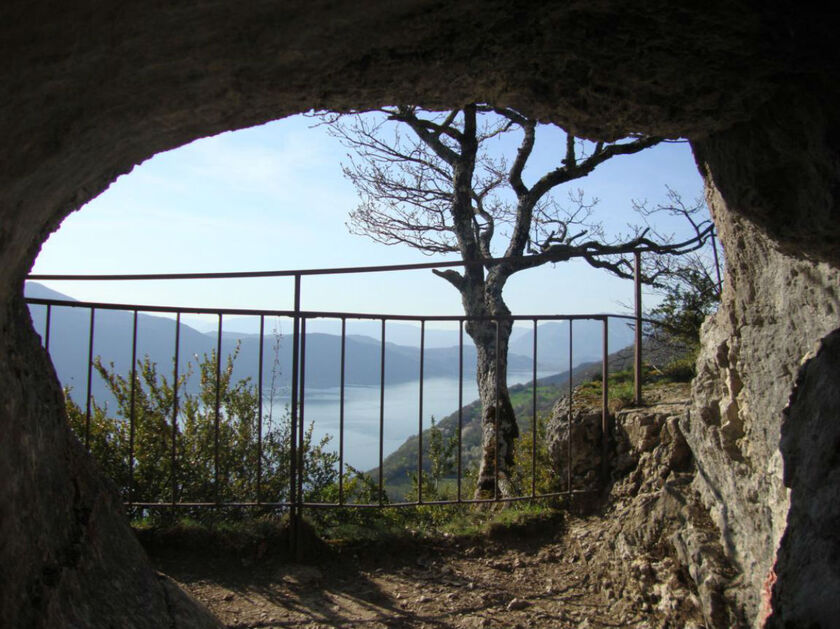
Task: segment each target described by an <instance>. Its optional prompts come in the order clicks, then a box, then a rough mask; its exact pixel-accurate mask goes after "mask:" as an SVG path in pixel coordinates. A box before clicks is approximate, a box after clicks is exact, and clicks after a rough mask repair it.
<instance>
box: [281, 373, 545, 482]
mask: <svg viewBox="0 0 840 629" xmlns="http://www.w3.org/2000/svg"><path fill="white" fill-rule="evenodd" d="M551 373H553V372H539V371H538V372H537V377H538V378H541V377H543V376H546V375H550V374H551ZM532 377H533V373H532V372H530V371H528V372H510V373H509V374H508V385H509V386H512V385H514V384H519V383H525V382H530V381H531V379H532ZM419 387H420V384H419V381H417V380H415V381H413V382H405V383H400V384H391V385H387V384H386V386H385V403H384V431H383V440H382V444H383V452H384V454H383V457H387V456H388V455H389V454H390V453H392V452H394V450H396V449H397V448H398V447H399V446H401V445H402V444H403V443H404V442H405V440H406V439H408V438H409V437H410V436H412V435H416V434H417V429H418V421H419V411H420V388H419ZM340 395H341V392H340V389H339V388H338V387H333V388H329V389H309V388H308V389H307V390H306V399H305V400H304V422H305V424H306V425H307V427H308V426H309V424H310V423H312V422H314V423H315V427H314V429H313V433H312V434H313V437H314V438H315V439H317V440H320V438H321V437H323V436H324V435H332V437H333V439H332V441H331V443H330V447H329V449H330V450H335V451H338V447H339V439H338V433H339V421H340V420H339V407H340ZM476 399H478V387H477V386H476V383H475V380H474V379H472V378H470V379H469V380H468V379H466V378H465V379H464V393H463V403H464V404H465V405H466V404H469V403H470V402H472V401H474V400H476ZM288 404H289V398H288V397H285V396H284V397H281V398H280V399H279V400H278V401H277V402H276V403H275V405H274V409H273V410H274V413H275V414H280V415H282V413H284V412H285V409H286V407H287V405H288ZM379 404H380V388H379V386H346V387H345V389H344V460H345V462H346V463H349V464H350V465H352V466H353V467H355V468H357V469H360V470H364V471H366V470H370V469H372V468H374V467H377V466H378V465H379V415H380V413H379ZM457 410H458V380H457V379H455V378H426V379H425V380H424V381H423V429H424V430H425V429H426V428H428V427H429V426H430V425H431V418H432V417H434V418H435V419H436V420H440V419H443V418H444V417H446V416H447V415H449V414H451V413H454V412H455V411H457Z"/></svg>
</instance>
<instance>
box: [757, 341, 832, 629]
mask: <svg viewBox="0 0 840 629" xmlns="http://www.w3.org/2000/svg"><path fill="white" fill-rule="evenodd" d="M838 382H840V331H837V332H834V333H832V334H830V335H829V336H827V337H826V338H825V339H823V341H822V342H821V343H820V345H819V347H818V349H817V350H816V352H815V353H814V354H812V355H811V356H810V357H809V359H808V360H807V361H806V362H805V364H804V365H803V367H802V369H801V370H800V371H799V375H798V378H797V381H796V388H795V389H794V392H793V395H792V396H791V400H790V405H789V406H788V408H786V409H785V413H784V419H783V422H782V443H781V449H782V453H783V455H784V458H785V470H784V480H785V486H786V487H788V488H789V489H790V511H789V513H788V519H787V529H786V530H785V534H784V537H783V538H782V543H781V547H780V548H779V554H778V560H777V562H776V569H775V571H776V587H775V588H774V591H773V606H772V610H773V615H772V616H771V618H770V620H769V622H768V625H767V626H768V627H769V628H773V629H775V628H777V627H778V628H779V629H781V628H782V627H806V626H807V627H824V628H827V627H833V626H836V625H837V622H838V619H840V598H838V596H837V592H840V536H839V535H838V532H840V466H838V458H840V387H838V386H837V383H838Z"/></svg>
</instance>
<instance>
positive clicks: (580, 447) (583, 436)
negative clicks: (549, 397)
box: [545, 395, 603, 491]
mask: <svg viewBox="0 0 840 629" xmlns="http://www.w3.org/2000/svg"><path fill="white" fill-rule="evenodd" d="M572 398H573V403H572V414H571V424H570V422H569V419H570V418H569V402H568V397H564V398H561V399H559V400H558V401H557V402H556V403H555V405H554V408H553V409H552V411H551V418H550V419H549V420H548V424H547V425H546V430H545V433H546V441H547V447H548V456H549V459H550V460H551V464H552V466H553V469H554V473H555V474H556V475H557V479H558V480H559V482H560V484H561V485H562V486H564V487H568V479H569V445H570V444H569V428H570V425H571V454H572V456H571V466H572V488H573V489H575V490H579V489H580V490H588V491H597V490H599V489H600V487H601V485H602V483H601V478H600V476H601V469H602V467H601V462H602V460H603V457H602V451H601V410H600V408H593V407H592V406H591V405H589V404H587V403H585V402H581V400H580V399H579V398H578V396H574V395H573V396H572Z"/></svg>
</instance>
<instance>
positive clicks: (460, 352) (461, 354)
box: [458, 319, 464, 502]
mask: <svg viewBox="0 0 840 629" xmlns="http://www.w3.org/2000/svg"><path fill="white" fill-rule="evenodd" d="M463 428H464V320H463V319H460V320H459V321H458V502H461V473H462V469H461V450H462V446H463V443H462V442H461V439H462V437H461V432H462V431H463Z"/></svg>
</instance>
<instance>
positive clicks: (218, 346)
mask: <svg viewBox="0 0 840 629" xmlns="http://www.w3.org/2000/svg"><path fill="white" fill-rule="evenodd" d="M222 325H223V323H222V314H221V313H219V325H218V328H217V330H216V401H215V406H214V411H213V474H214V478H215V483H214V485H213V492H214V494H215V498H216V504H219V412H220V410H221V409H220V406H221V394H222Z"/></svg>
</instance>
